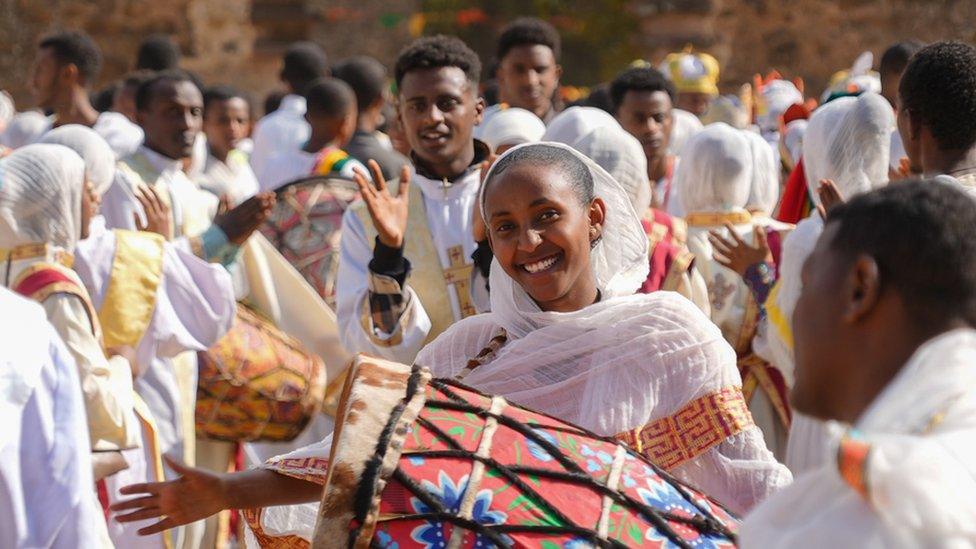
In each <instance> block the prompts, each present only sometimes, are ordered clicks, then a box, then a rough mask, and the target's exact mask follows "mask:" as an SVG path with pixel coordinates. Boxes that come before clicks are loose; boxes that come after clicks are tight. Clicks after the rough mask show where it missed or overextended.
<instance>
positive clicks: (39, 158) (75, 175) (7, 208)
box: [0, 144, 85, 252]
mask: <svg viewBox="0 0 976 549" xmlns="http://www.w3.org/2000/svg"><path fill="white" fill-rule="evenodd" d="M84 181H85V163H84V162H83V161H82V160H81V157H80V156H78V154H77V153H75V152H74V151H72V150H71V149H69V148H68V147H65V146H63V145H48V144H35V145H28V146H26V147H23V148H21V149H18V150H16V151H14V152H13V153H12V154H11V155H10V156H8V157H6V158H4V159H3V160H0V248H8V249H9V248H13V247H15V246H19V245H21V244H31V243H48V244H50V245H52V246H54V247H56V248H61V249H64V250H66V251H69V252H70V251H72V250H74V247H75V244H76V243H77V242H78V239H79V238H80V237H81V193H82V191H83V189H84Z"/></svg>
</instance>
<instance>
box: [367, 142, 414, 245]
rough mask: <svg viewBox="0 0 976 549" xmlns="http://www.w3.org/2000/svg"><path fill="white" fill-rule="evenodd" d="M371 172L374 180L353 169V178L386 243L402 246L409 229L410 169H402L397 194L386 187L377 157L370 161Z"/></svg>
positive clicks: (374, 224)
mask: <svg viewBox="0 0 976 549" xmlns="http://www.w3.org/2000/svg"><path fill="white" fill-rule="evenodd" d="M367 166H369V171H370V172H372V174H373V181H372V182H370V180H369V179H368V178H367V174H366V173H365V172H363V170H361V169H359V168H358V167H357V168H354V169H353V171H354V175H353V178H354V179H355V180H356V185H358V186H359V192H360V194H362V196H363V201H365V202H366V208H367V209H368V210H369V217H370V219H371V220H372V221H373V227H375V228H376V234H377V236H378V237H379V239H380V242H382V243H383V245H384V246H388V247H390V248H402V247H403V238H404V236H405V235H406V232H407V213H408V204H407V200H408V199H407V197H408V196H409V190H410V169H409V168H407V167H406V166H404V167H403V169H402V170H400V188H399V189H398V190H397V194H396V196H393V195H392V194H391V193H390V190H389V188H387V186H386V179H384V178H383V172H382V171H380V165H379V164H377V163H376V161H375V160H370V161H369V162H367Z"/></svg>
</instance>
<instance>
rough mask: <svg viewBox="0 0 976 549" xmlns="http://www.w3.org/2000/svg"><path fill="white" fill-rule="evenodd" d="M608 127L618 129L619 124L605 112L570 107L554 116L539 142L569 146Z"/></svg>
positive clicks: (589, 108)
mask: <svg viewBox="0 0 976 549" xmlns="http://www.w3.org/2000/svg"><path fill="white" fill-rule="evenodd" d="M603 126H610V127H613V128H619V127H620V124H618V123H617V120H616V119H615V118H614V117H613V116H611V115H610V114H609V113H608V112H607V111H604V110H602V109H598V108H596V107H570V108H568V109H566V110H564V111H563V112H561V113H559V114H557V115H556V117H555V118H553V119H552V121H551V122H549V127H548V128H546V133H545V134H543V136H542V139H541V140H540V141H552V142H556V143H564V144H570V143H575V142H576V140H577V139H579V138H581V137H583V136H584V135H586V134H588V133H590V132H591V131H593V130H595V129H597V128H600V127H603Z"/></svg>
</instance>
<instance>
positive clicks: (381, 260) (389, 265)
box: [369, 237, 410, 287]
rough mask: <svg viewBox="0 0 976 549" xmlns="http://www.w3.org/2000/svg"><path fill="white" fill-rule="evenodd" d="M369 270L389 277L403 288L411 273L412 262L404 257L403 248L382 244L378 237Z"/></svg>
mask: <svg viewBox="0 0 976 549" xmlns="http://www.w3.org/2000/svg"><path fill="white" fill-rule="evenodd" d="M369 270H370V271H372V272H374V273H376V274H378V275H383V276H388V277H390V278H392V279H394V280H396V281H397V283H398V284H399V285H400V286H401V287H403V284H404V283H405V282H406V281H407V274H408V273H409V272H410V261H408V260H407V258H405V257H403V248H402V247H400V248H391V247H389V246H387V245H386V244H383V243H382V242H380V237H376V245H375V246H374V247H373V259H372V260H371V261H370V262H369Z"/></svg>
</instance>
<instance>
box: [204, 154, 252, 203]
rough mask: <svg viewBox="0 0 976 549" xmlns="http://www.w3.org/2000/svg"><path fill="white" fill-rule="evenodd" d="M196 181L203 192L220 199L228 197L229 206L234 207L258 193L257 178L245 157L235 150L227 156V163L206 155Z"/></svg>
mask: <svg viewBox="0 0 976 549" xmlns="http://www.w3.org/2000/svg"><path fill="white" fill-rule="evenodd" d="M196 181H197V182H198V183H199V184H200V187H201V188H202V189H204V190H205V191H208V192H210V193H213V194H214V195H215V196H217V197H220V196H224V195H227V196H229V197H230V206H231V207H234V206H237V205H239V204H240V203H241V202H244V201H245V200H247V199H248V198H251V197H252V196H254V195H256V194H257V193H258V191H259V190H260V189H259V186H258V178H257V177H255V175H254V172H253V171H252V170H251V165H250V164H249V163H248V161H247V156H246V155H245V154H244V153H242V152H240V151H237V150H234V151H231V152H230V153H229V154H228V155H227V161H226V162H224V161H222V160H220V159H218V158H217V157H216V156H214V155H213V154H208V155H207V161H206V163H205V164H204V165H203V170H202V172H201V173H200V175H199V177H197V178H196Z"/></svg>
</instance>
